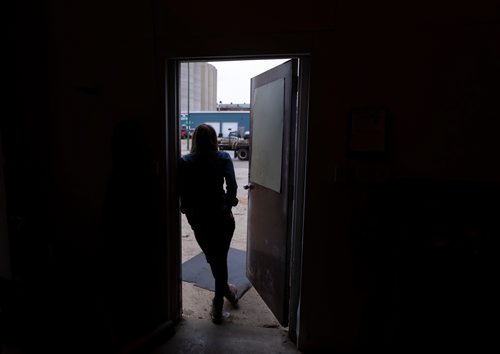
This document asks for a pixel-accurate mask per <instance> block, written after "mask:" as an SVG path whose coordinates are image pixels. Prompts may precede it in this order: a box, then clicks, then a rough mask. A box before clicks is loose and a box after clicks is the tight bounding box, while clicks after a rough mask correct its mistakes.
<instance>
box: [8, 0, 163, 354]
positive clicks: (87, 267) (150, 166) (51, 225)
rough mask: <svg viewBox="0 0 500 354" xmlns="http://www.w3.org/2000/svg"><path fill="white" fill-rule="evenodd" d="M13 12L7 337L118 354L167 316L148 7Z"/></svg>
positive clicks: (30, 7) (36, 6)
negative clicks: (9, 319) (10, 267)
mask: <svg viewBox="0 0 500 354" xmlns="http://www.w3.org/2000/svg"><path fill="white" fill-rule="evenodd" d="M13 17H14V21H12V26H11V28H12V32H11V34H12V39H13V44H14V48H13V51H12V52H11V54H12V56H13V59H14V60H13V64H14V65H13V68H15V70H13V72H12V82H13V83H14V85H13V88H14V92H13V96H12V97H13V101H12V106H11V107H10V108H11V109H10V110H9V112H10V114H9V116H8V117H5V118H7V119H6V120H5V121H3V122H2V140H3V144H4V155H5V165H6V169H5V175H6V187H7V201H8V206H7V208H8V209H7V210H8V213H9V221H10V223H9V231H10V241H11V244H12V248H11V256H12V257H11V258H12V265H13V275H14V281H13V283H14V285H13V286H10V288H11V289H10V292H11V294H12V296H11V297H9V298H8V299H7V300H6V301H8V302H9V305H10V306H9V307H8V308H9V309H11V314H9V315H10V316H11V317H12V318H13V320H12V322H13V325H12V326H10V331H11V332H12V333H11V334H12V336H18V340H19V341H21V342H23V343H24V344H25V345H29V344H30V343H31V344H32V345H35V343H36V345H37V346H38V345H39V343H41V346H42V348H43V346H44V345H47V346H50V347H53V346H54V344H56V343H57V345H58V347H56V349H55V350H57V349H61V350H67V347H65V345H67V344H68V343H75V341H79V343H81V344H82V346H81V348H74V347H73V348H72V349H71V351H73V350H82V351H83V352H89V351H90V349H89V347H90V348H92V350H91V351H92V352H94V351H96V350H97V351H99V350H102V351H103V352H109V351H110V350H112V349H110V347H119V346H121V345H123V344H124V343H125V342H126V341H130V340H131V339H132V338H133V337H134V336H136V335H138V334H140V333H142V332H144V331H145V330H146V329H151V328H153V327H154V326H156V325H159V324H160V323H161V322H164V321H166V320H167V319H168V317H169V314H168V313H167V306H166V299H167V298H168V293H167V285H166V284H165V282H166V280H167V275H166V267H165V262H166V260H165V258H166V256H165V254H164V253H163V252H162V251H163V250H165V248H166V236H167V235H166V233H165V223H166V221H165V220H166V219H165V217H164V215H165V198H161V195H164V188H165V186H164V185H162V184H161V183H160V180H163V181H164V180H165V171H164V162H162V161H165V142H164V141H165V137H164V129H165V122H164V113H162V111H161V110H162V105H158V100H159V99H160V97H161V92H159V90H158V86H159V85H161V81H162V80H161V78H162V71H161V70H160V72H158V71H156V70H157V69H158V68H157V66H156V62H155V56H154V55H155V54H154V52H155V48H154V39H153V20H152V8H151V4H150V3H147V2H146V3H143V4H133V5H132V4H130V5H129V4H126V3H123V2H114V1H112V2H105V3H102V2H98V1H90V2H89V1H85V2H77V3H74V2H73V3H71V4H70V3H67V2H64V1H48V2H45V3H43V2H42V3H40V2H31V3H24V5H23V6H20V5H19V6H17V7H16V8H15V9H14V11H13ZM2 120H3V118H2ZM28 339H30V340H28ZM65 348H66V349H65ZM37 350H39V348H37Z"/></svg>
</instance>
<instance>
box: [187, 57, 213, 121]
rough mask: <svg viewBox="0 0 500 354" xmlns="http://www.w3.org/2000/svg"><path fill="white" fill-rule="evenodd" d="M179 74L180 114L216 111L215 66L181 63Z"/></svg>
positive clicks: (199, 63)
mask: <svg viewBox="0 0 500 354" xmlns="http://www.w3.org/2000/svg"><path fill="white" fill-rule="evenodd" d="M180 73H181V81H180V90H179V93H180V110H181V112H189V111H215V110H217V69H216V68H215V66H213V65H212V64H209V63H206V62H189V63H181V70H180ZM188 83H189V85H188ZM188 97H189V100H188Z"/></svg>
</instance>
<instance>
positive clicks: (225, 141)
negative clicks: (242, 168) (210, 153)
mask: <svg viewBox="0 0 500 354" xmlns="http://www.w3.org/2000/svg"><path fill="white" fill-rule="evenodd" d="M218 144H219V150H234V157H237V158H238V159H239V160H248V157H249V155H250V144H249V143H248V139H243V138H240V137H239V135H238V133H237V132H230V133H229V135H228V136H227V137H222V138H219V139H218Z"/></svg>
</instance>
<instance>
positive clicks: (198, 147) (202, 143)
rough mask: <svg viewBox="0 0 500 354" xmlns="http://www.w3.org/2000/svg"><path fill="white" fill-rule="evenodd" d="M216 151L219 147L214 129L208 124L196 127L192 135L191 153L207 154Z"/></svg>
mask: <svg viewBox="0 0 500 354" xmlns="http://www.w3.org/2000/svg"><path fill="white" fill-rule="evenodd" d="M217 150H219V146H218V145H217V133H216V132H215V129H214V128H212V126H210V125H208V124H200V125H198V126H197V127H196V129H195V130H194V133H193V146H191V153H192V154H196V153H207V152H213V151H217Z"/></svg>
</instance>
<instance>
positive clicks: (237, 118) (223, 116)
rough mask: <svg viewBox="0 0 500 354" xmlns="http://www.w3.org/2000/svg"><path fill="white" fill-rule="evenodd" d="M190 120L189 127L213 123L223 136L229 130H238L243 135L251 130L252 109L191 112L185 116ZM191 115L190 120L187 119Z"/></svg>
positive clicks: (226, 134)
mask: <svg viewBox="0 0 500 354" xmlns="http://www.w3.org/2000/svg"><path fill="white" fill-rule="evenodd" d="M185 117H186V120H185V121H183V120H182V119H183V117H182V116H181V122H182V124H184V122H188V121H189V129H194V128H196V127H197V126H198V125H200V124H202V123H207V124H209V125H211V126H212V127H213V128H214V129H215V132H216V133H217V134H218V135H219V134H222V136H228V134H229V132H234V131H237V132H239V133H240V135H241V136H243V134H244V132H245V131H250V111H223V112H189V116H185ZM187 117H189V120H187V119H188V118H187Z"/></svg>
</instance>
